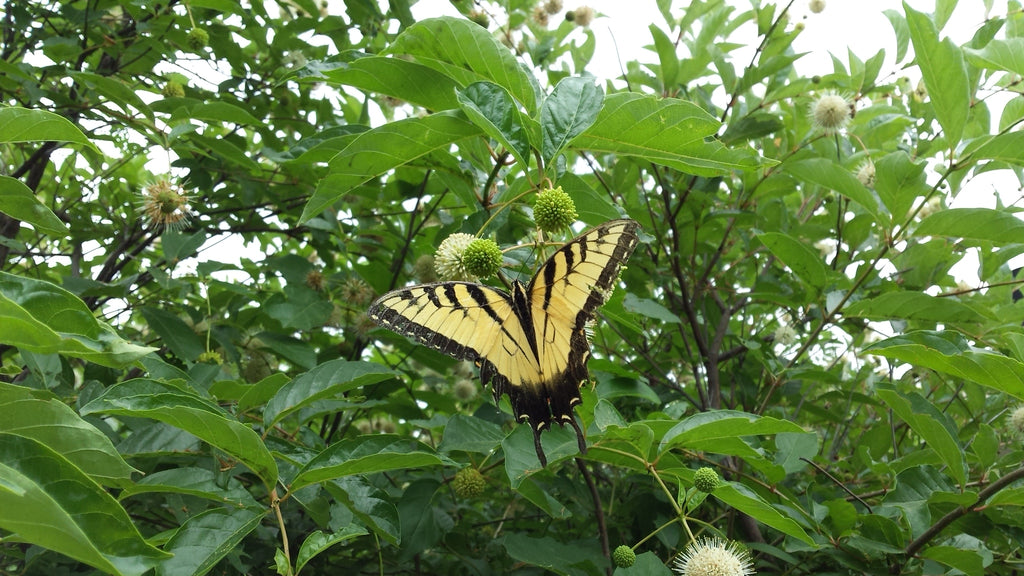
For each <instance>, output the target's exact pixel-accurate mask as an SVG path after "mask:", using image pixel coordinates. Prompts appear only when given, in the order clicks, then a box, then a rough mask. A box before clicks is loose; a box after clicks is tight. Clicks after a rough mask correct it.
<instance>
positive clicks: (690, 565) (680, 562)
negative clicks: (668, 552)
mask: <svg viewBox="0 0 1024 576" xmlns="http://www.w3.org/2000/svg"><path fill="white" fill-rule="evenodd" d="M674 567H675V571H676V573H677V574H680V575H681V576H750V575H751V574H753V573H754V566H753V561H752V560H751V559H750V554H749V553H748V552H747V551H746V550H744V549H741V548H740V546H739V545H738V544H737V543H736V542H726V541H725V540H722V539H721V538H701V539H700V540H694V541H693V542H691V543H690V545H689V546H687V547H686V550H684V551H683V553H682V554H680V555H679V556H678V557H676V559H675V562H674Z"/></svg>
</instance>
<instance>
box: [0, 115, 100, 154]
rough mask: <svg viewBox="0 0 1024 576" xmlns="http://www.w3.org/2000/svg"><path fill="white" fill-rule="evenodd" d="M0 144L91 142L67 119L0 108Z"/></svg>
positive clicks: (89, 144)
mask: <svg viewBox="0 0 1024 576" xmlns="http://www.w3.org/2000/svg"><path fill="white" fill-rule="evenodd" d="M0 142H2V143H7V142H74V143H76V144H86V145H88V146H90V147H92V148H93V149H96V147H95V146H93V144H92V142H90V141H89V139H88V138H86V136H85V134H83V133H82V131H81V130H79V129H78V127H77V126H75V125H74V124H72V123H71V122H70V121H69V120H68V119H67V118H65V117H63V116H60V115H59V114H54V113H53V112H47V111H45V110H29V109H27V108H18V107H2V108H0Z"/></svg>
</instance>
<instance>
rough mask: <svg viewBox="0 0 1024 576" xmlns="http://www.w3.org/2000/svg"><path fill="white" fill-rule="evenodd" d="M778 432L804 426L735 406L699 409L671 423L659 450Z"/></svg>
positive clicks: (660, 451) (790, 430)
mask: <svg viewBox="0 0 1024 576" xmlns="http://www.w3.org/2000/svg"><path fill="white" fill-rule="evenodd" d="M781 432H796V433H801V434H802V433H804V430H803V428H801V427H799V426H797V425H796V424H794V423H792V422H787V421H785V420H778V419H775V418H771V417H769V416H760V417H758V416H755V415H753V414H747V413H746V412H737V411H735V410H715V411H711V412H701V413H699V414H694V415H693V416H690V417H689V418H686V419H684V420H683V421H681V422H679V423H678V424H676V425H675V426H673V427H672V428H671V429H670V430H669V431H668V432H666V433H665V435H664V436H663V437H662V439H661V445H660V446H659V447H658V452H659V453H664V452H665V451H667V450H670V449H672V448H675V447H680V446H681V447H684V448H686V447H692V446H693V445H695V444H698V443H700V444H707V443H709V442H715V441H721V440H723V439H727V438H740V437H743V436H761V435H765V434H779V433H781Z"/></svg>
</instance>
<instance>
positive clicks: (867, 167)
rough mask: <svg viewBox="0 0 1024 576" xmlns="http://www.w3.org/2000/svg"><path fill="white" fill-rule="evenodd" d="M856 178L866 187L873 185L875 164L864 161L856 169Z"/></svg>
mask: <svg viewBox="0 0 1024 576" xmlns="http://www.w3.org/2000/svg"><path fill="white" fill-rule="evenodd" d="M857 180H860V183H861V184H863V185H865V186H867V187H868V188H871V187H872V186H874V185H875V165H874V164H873V163H872V162H871V161H868V162H865V163H864V165H863V166H861V167H860V170H857Z"/></svg>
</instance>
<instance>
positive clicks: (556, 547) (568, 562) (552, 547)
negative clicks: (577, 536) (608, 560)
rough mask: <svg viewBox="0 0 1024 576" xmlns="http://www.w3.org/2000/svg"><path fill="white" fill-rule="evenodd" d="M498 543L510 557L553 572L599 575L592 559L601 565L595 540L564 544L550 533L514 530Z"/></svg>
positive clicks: (602, 560) (602, 559)
mask: <svg viewBox="0 0 1024 576" xmlns="http://www.w3.org/2000/svg"><path fill="white" fill-rule="evenodd" d="M501 543H502V545H503V546H504V547H505V550H506V551H507V552H508V555H509V556H511V557H512V558H515V559H516V560H518V561H520V562H525V563H527V564H532V565H534V566H540V567H541V568H544V569H545V570H548V571H551V572H553V573H555V574H563V575H570V574H571V575H574V576H575V575H579V574H599V573H601V572H600V571H599V570H597V565H596V563H595V560H597V559H600V560H599V562H600V565H601V566H603V565H604V563H605V560H604V558H603V557H602V556H601V553H600V551H599V550H598V549H597V543H596V542H594V541H584V542H580V543H574V544H564V543H562V542H559V541H558V540H556V539H554V538H552V537H550V536H545V537H542V538H534V537H531V536H528V535H526V534H524V533H515V534H509V535H507V536H505V537H503V538H502V539H501ZM584 566H586V568H584Z"/></svg>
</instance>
